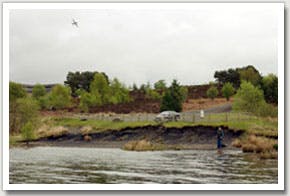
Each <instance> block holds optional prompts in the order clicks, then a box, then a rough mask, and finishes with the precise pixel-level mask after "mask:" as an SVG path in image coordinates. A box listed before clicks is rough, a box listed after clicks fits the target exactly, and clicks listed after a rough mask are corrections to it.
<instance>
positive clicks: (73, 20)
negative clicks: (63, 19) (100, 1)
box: [71, 19, 79, 27]
mask: <svg viewBox="0 0 290 196" xmlns="http://www.w3.org/2000/svg"><path fill="white" fill-rule="evenodd" d="M71 24H72V26H74V25H75V26H76V27H79V25H78V22H77V21H75V19H72V23H71Z"/></svg>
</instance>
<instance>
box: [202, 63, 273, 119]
mask: <svg viewBox="0 0 290 196" xmlns="http://www.w3.org/2000/svg"><path fill="white" fill-rule="evenodd" d="M214 78H215V79H216V82H217V84H219V85H222V89H221V91H222V95H223V96H224V97H225V98H226V99H227V100H229V98H230V97H231V96H233V95H235V96H234V103H233V109H235V110H239V111H245V112H250V113H253V114H255V115H259V116H274V117H276V116H277V115H278V109H277V107H275V105H277V104H278V77H277V76H276V75H274V74H268V75H266V76H262V75H261V74H260V73H259V71H258V70H257V69H256V68H255V67H254V66H253V65H248V66H246V67H242V68H236V69H232V68H231V69H228V70H222V71H216V72H215V73H214ZM218 93H219V91H218V89H217V87H216V85H215V83H211V86H210V88H209V89H208V90H207V96H208V97H209V98H211V99H214V98H215V97H216V96H217V95H218ZM273 104H274V105H273Z"/></svg>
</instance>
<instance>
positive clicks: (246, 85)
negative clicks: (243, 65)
mask: <svg viewBox="0 0 290 196" xmlns="http://www.w3.org/2000/svg"><path fill="white" fill-rule="evenodd" d="M264 104H265V100H264V95H263V91H262V90H261V89H259V88H258V87H255V86H254V85H253V84H252V83H251V82H246V81H243V82H242V84H241V87H240V88H239V90H238V91H237V93H236V96H235V100H234V103H233V109H234V110H240V111H245V112H251V113H255V112H257V111H258V110H259V108H260V107H261V106H263V105H264Z"/></svg>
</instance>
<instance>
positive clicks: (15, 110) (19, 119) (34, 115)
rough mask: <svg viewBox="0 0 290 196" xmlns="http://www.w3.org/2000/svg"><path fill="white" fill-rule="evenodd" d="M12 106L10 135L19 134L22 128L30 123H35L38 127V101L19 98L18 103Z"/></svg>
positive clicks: (15, 102)
mask: <svg viewBox="0 0 290 196" xmlns="http://www.w3.org/2000/svg"><path fill="white" fill-rule="evenodd" d="M11 105H12V106H11ZM10 106H11V108H10V112H9V129H10V133H12V134H17V133H19V132H20V130H21V129H22V127H23V126H24V125H25V124H26V123H28V122H33V123H34V124H35V125H37V122H38V111H39V106H38V103H37V101H35V100H34V99H32V98H30V97H25V98H18V99H17V100H16V101H14V102H12V103H10Z"/></svg>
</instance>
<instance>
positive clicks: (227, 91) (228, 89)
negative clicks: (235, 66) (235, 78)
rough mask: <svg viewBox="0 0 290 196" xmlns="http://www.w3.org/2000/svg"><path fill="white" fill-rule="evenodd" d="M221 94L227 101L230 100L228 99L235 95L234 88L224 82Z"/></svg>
mask: <svg viewBox="0 0 290 196" xmlns="http://www.w3.org/2000/svg"><path fill="white" fill-rule="evenodd" d="M222 94H223V96H224V97H225V98H226V99H227V101H229V100H230V97H231V96H232V95H234V94H235V88H234V87H233V85H232V83H229V82H226V83H225V84H224V86H223V88H222Z"/></svg>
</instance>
